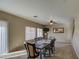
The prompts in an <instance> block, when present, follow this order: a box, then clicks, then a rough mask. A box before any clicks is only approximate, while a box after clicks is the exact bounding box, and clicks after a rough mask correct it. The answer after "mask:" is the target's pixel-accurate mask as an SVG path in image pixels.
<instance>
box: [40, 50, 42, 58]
mask: <svg viewBox="0 0 79 59" xmlns="http://www.w3.org/2000/svg"><path fill="white" fill-rule="evenodd" d="M40 59H42V51H41V50H40Z"/></svg>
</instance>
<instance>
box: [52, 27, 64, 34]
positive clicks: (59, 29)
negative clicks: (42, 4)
mask: <svg viewBox="0 0 79 59" xmlns="http://www.w3.org/2000/svg"><path fill="white" fill-rule="evenodd" d="M53 32H54V33H64V28H53Z"/></svg>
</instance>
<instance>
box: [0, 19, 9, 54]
mask: <svg viewBox="0 0 79 59" xmlns="http://www.w3.org/2000/svg"><path fill="white" fill-rule="evenodd" d="M7 52H8V26H7V22H5V21H0V54H4V53H7Z"/></svg>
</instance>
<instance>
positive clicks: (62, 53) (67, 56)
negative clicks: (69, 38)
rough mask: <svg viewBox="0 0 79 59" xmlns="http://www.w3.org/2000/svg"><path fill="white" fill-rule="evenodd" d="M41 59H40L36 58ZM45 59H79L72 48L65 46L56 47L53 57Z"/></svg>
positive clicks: (24, 58) (17, 58) (20, 57)
mask: <svg viewBox="0 0 79 59" xmlns="http://www.w3.org/2000/svg"><path fill="white" fill-rule="evenodd" d="M9 59H27V57H26V55H24V56H19V57H14V58H9ZM36 59H39V58H36ZM44 59H78V58H77V56H76V54H75V52H74V50H73V48H72V46H71V45H67V44H64V45H63V46H61V47H56V52H55V54H53V55H52V56H51V57H45V58H44Z"/></svg>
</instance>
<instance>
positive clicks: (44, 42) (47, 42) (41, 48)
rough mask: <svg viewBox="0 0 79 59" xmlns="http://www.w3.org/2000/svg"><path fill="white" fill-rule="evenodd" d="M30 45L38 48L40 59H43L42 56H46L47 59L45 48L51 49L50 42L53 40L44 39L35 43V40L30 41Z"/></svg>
mask: <svg viewBox="0 0 79 59" xmlns="http://www.w3.org/2000/svg"><path fill="white" fill-rule="evenodd" d="M28 42H29V43H34V44H35V46H36V49H38V50H39V52H40V53H39V54H40V59H42V55H44V57H45V50H44V49H45V48H46V47H50V46H49V45H50V42H51V40H48V39H42V40H38V41H35V40H29V41H28ZM49 56H51V51H50V48H49Z"/></svg>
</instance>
